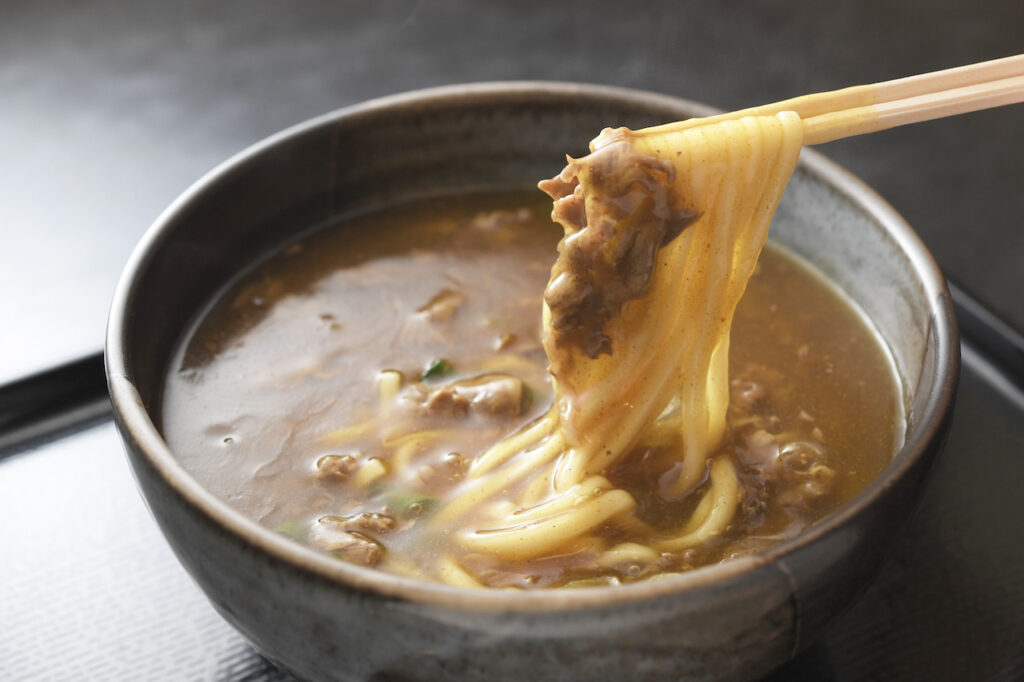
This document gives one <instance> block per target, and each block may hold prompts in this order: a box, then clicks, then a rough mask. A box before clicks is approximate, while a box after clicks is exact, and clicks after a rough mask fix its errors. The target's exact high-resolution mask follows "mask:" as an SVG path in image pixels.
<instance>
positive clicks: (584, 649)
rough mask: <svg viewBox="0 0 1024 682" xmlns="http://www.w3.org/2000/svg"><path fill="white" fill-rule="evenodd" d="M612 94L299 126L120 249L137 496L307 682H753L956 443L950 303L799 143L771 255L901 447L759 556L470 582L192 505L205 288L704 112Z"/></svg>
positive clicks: (804, 628)
mask: <svg viewBox="0 0 1024 682" xmlns="http://www.w3.org/2000/svg"><path fill="white" fill-rule="evenodd" d="M708 113H710V110H709V109H707V108H706V107H703V106H701V105H698V104H695V103H693V102H688V101H685V100H680V99H674V98H671V97H665V96H661V95H656V94H650V93H645V92H638V91H633V90H624V89H616V88H608V87H597V86H585V85H573V84H559V83H504V84H482V85H473V86H459V87H448V88H441V89H434V90H427V91H421V92H414V93H411V94H406V95H399V96H395V97H388V98H384V99H381V100H376V101H373V102H369V103H366V104H362V105H359V106H355V107H351V108H348V109H343V110H340V111H337V112H334V113H331V114H328V115H326V116H322V117H320V118H317V119H314V120H312V121H309V122H308V123H304V124H302V125H299V126H297V127H294V128H291V129H289V130H287V131H285V132H282V133H280V134H278V135H275V136H274V137H272V138H270V139H268V140H266V141H264V142H262V143H260V144H258V145H256V146H255V147H253V148H251V149H249V150H247V151H245V152H243V153H241V154H239V155H238V156H236V157H234V158H233V159H231V160H229V161H227V162H226V163H224V164H223V165H221V166H220V167H219V168H217V169H215V170H214V171H212V172H211V173H209V174H208V175H207V176H206V177H204V178H203V179H201V180H200V181H199V182H198V183H196V184H195V185H194V186H193V187H192V188H191V189H189V190H188V191H187V192H185V194H183V195H182V196H181V197H180V198H179V199H178V200H177V201H175V202H174V203H173V204H172V205H171V206H170V207H169V208H168V209H167V210H166V211H165V212H164V213H163V215H161V216H160V218H159V219H158V220H157V221H156V223H155V224H154V225H153V226H152V227H151V228H150V230H149V231H148V232H147V233H146V235H145V237H144V238H143V240H142V242H141V244H140V245H139V246H138V248H137V249H136V251H135V253H134V254H133V256H132V257H131V260H130V261H129V263H128V265H127V268H126V270H125V272H124V274H123V276H122V279H121V281H120V284H119V286H118V288H117V293H116V296H115V299H114V303H113V309H112V312H111V316H110V323H109V329H108V336H107V346H106V363H107V378H108V382H109V387H110V395H111V398H112V401H113V406H114V413H115V418H116V422H117V426H118V429H119V430H120V434H121V436H122V438H123V440H124V444H125V447H126V450H127V452H128V457H129V460H130V463H131V467H132V469H133V471H134V473H135V477H136V479H137V481H138V485H139V488H140V489H141V491H142V494H143V496H144V497H145V499H146V502H147V503H148V505H149V508H150V510H151V511H152V513H153V515H154V517H155V518H156V520H157V522H158V523H159V525H160V528H161V530H162V531H163V533H164V535H165V536H166V538H167V540H168V542H169V543H170V544H171V546H172V547H173V548H174V551H175V553H176V555H177V556H178V558H179V560H180V561H181V563H182V565H183V566H184V567H185V569H186V570H187V571H188V572H189V573H190V574H191V576H192V577H193V579H194V580H195V582H196V583H197V584H198V585H199V587H200V588H202V590H203V591H204V592H205V593H206V595H207V596H208V598H209V599H210V601H211V602H212V604H213V605H214V607H216V609H217V610H218V611H219V612H220V613H221V614H222V615H223V616H224V618H225V619H227V620H228V621H229V622H230V623H232V624H233V625H234V626H235V627H236V628H237V629H238V630H239V631H240V632H241V633H242V634H243V635H245V637H247V638H248V639H249V640H250V641H251V642H252V643H253V644H254V645H255V646H256V647H257V648H258V649H259V650H260V651H261V652H262V653H263V654H264V655H265V656H267V657H268V658H269V659H271V660H272V661H274V662H276V663H277V664H279V665H280V666H281V667H283V668H285V669H287V670H289V671H291V672H292V673H294V674H295V675H297V676H299V677H301V678H308V679H324V680H326V679H350V680H365V679H373V680H421V679H424V680H426V679H430V680H460V681H466V680H487V681H488V682H494V681H495V680H508V679H529V680H531V681H532V682H540V681H542V680H573V679H578V680H591V679H634V680H635V679H672V680H680V679H716V680H720V679H734V678H735V679H744V678H751V677H756V676H758V675H761V674H763V673H765V672H767V671H770V670H771V669H772V668H773V667H775V666H777V665H779V664H781V663H783V662H784V661H786V660H788V659H789V658H791V657H792V656H794V655H795V654H796V653H797V652H798V651H799V650H800V649H801V648H802V647H804V646H805V645H806V644H807V643H808V642H809V641H810V640H811V638H813V637H814V635H815V634H816V633H818V632H819V631H820V630H821V628H822V626H823V625H824V624H825V623H826V622H827V621H828V620H829V619H830V618H832V617H834V616H835V615H836V614H837V613H839V612H841V611H842V610H843V609H844V608H845V607H847V606H848V605H849V604H850V603H851V601H852V600H853V599H854V598H855V597H856V595H857V594H858V593H860V592H861V591H862V590H863V589H864V588H865V586H866V585H867V584H868V582H869V581H870V579H871V577H872V575H873V574H874V572H875V569H876V567H877V566H878V564H879V562H880V560H881V559H882V557H883V556H884V555H885V553H886V550H887V548H888V547H890V546H891V543H892V542H893V540H894V538H895V537H896V533H897V529H898V528H899V527H900V526H901V524H902V523H903V521H904V520H905V518H906V517H907V516H908V515H909V514H910V513H911V511H912V509H913V508H914V506H915V502H916V500H917V498H918V496H919V493H920V488H921V486H922V483H923V481H924V480H925V474H926V471H927V470H928V468H929V465H930V463H931V462H932V460H933V459H934V457H935V456H936V454H937V453H938V451H939V450H940V448H941V445H942V443H943V440H944V436H945V433H946V430H947V426H948V422H949V417H950V412H951V409H952V404H953V398H954V394H955V388H956V382H957V378H958V375H959V345H958V340H957V332H956V327H955V322H954V317H953V312H952V306H951V302H950V297H949V293H948V291H947V289H946V286H945V283H944V281H943V278H942V276H941V274H940V273H939V270H938V268H937V267H936V265H935V263H934V261H933V260H932V258H931V256H930V255H929V254H928V252H927V251H926V250H925V248H924V246H923V245H922V244H921V242H920V240H919V239H918V237H917V236H916V235H915V234H914V232H913V231H912V230H911V228H910V227H909V226H908V225H907V224H906V223H905V222H904V221H903V219H902V218H900V216H899V215H898V214H897V213H896V212H895V211H894V210H893V209H892V208H890V207H889V206H888V205H887V204H886V203H885V202H884V201H883V200H882V199H880V198H879V197H878V196H877V195H876V194H875V193H873V192H872V191H871V190H870V189H868V188H867V187H866V186H865V185H864V184H863V183H861V182H860V181H859V180H857V179H856V178H855V177H853V176H852V175H850V174H849V173H848V172H846V171H844V170H842V169H841V168H839V167H838V166H836V165H835V164H833V163H831V162H829V161H827V160H826V159H825V158H824V157H822V156H820V155H818V154H816V153H815V152H813V151H805V152H804V153H803V155H802V159H801V162H800V165H799V167H798V169H797V171H796V173H795V174H794V176H793V178H792V180H791V182H790V185H789V187H788V189H787V191H786V194H785V197H784V199H783V201H782V205H781V208H780V209H779V212H778V214H777V216H776V219H775V222H774V224H773V227H772V232H771V235H772V237H771V238H772V239H774V240H776V241H778V242H781V243H783V244H784V245H786V246H788V247H789V248H790V249H792V250H794V251H796V252H797V253H799V254H801V255H802V256H803V257H804V258H806V259H807V260H809V261H810V262H812V263H814V264H815V265H816V266H817V267H818V268H819V269H820V270H821V271H822V272H824V273H825V275H826V276H827V277H829V278H830V279H831V280H832V281H833V282H835V283H836V284H837V285H838V286H839V287H840V288H841V289H843V290H844V291H845V292H846V293H847V294H848V295H849V297H850V298H852V299H853V300H854V301H855V302H856V303H857V304H859V305H860V306H861V308H862V309H863V310H864V312H865V313H866V314H867V315H868V316H869V317H870V318H871V320H872V321H873V322H874V324H875V326H876V328H877V330H878V332H879V333H880V335H881V336H882V337H883V338H884V339H885V341H886V342H887V343H888V345H889V347H890V348H891V350H892V353H893V356H894V357H895V361H896V364H897V366H898V369H899V372H900V374H901V376H902V378H903V382H904V389H905V395H906V404H907V407H908V411H909V427H908V428H909V430H908V433H907V437H906V444H905V446H904V447H903V448H902V449H901V450H900V451H899V452H898V453H897V454H896V455H895V456H894V458H893V461H892V463H891V465H890V466H889V467H888V468H887V469H886V470H885V472H884V473H883V474H882V475H881V476H880V477H879V478H878V480H876V481H875V482H874V483H872V484H871V485H870V486H869V487H868V488H867V489H866V490H865V491H864V492H863V493H861V494H860V495H859V496H858V497H856V498H855V499H854V500H853V501H852V502H850V503H849V504H847V505H846V506H844V507H843V508H841V509H840V510H839V511H838V512H836V513H835V514H833V515H832V516H830V517H829V518H827V519H826V520H824V521H822V522H821V523H819V524H817V525H815V526H814V527H813V528H811V529H810V530H809V531H808V532H806V533H805V534H803V535H801V536H799V537H798V538H796V539H794V540H792V541H789V542H786V543H784V544H781V545H778V546H776V547H775V548H773V549H771V550H770V551H767V552H765V553H762V554H759V555H755V556H748V557H743V558H739V559H733V560H730V561H727V562H725V563H722V564H719V565H715V566H710V567H706V568H701V569H698V570H694V571H692V572H689V573H687V574H684V575H681V576H678V577H672V578H666V579H662V580H657V581H651V582H640V583H636V584H630V585H626V586H622V587H615V588H611V587H597V588H588V589H578V590H551V591H537V592H531V593H522V592H509V591H501V590H493V591H492V590H475V591H474V590H463V589H458V588H453V587H448V586H442V585H436V584H429V583H425V582H417V581H413V580H410V579H406V578H402V577H398V576H394V575H389V574H386V573H382V572H376V571H374V570H372V569H366V568H362V567H359V566H355V565H350V564H347V563H344V562H339V561H336V560H333V559H331V558H329V557H326V556H324V555H321V554H319V553H316V552H314V551H312V550H309V549H306V548H304V547H302V546H300V545H298V544H295V543H293V542H292V541H290V540H288V539H286V538H284V537H282V536H280V535H278V534H276V533H274V532H272V531H270V530H268V529H266V528H263V527H261V526H259V525H258V524H257V523H255V522H253V521H251V520H249V519H248V518H245V517H244V516H242V515H241V514H240V513H238V512H236V511H235V510H233V509H232V508H231V507H229V506H228V505H227V504H225V503H224V502H223V501H222V500H220V499H217V498H216V497H215V496H213V495H212V494H211V493H210V492H208V491H207V490H205V489H204V488H203V486H202V485H200V484H199V483H198V482H197V481H196V480H195V479H194V478H193V477H192V476H191V475H190V474H189V473H188V472H187V471H185V470H184V469H183V468H182V466H181V464H180V463H179V461H178V459H177V458H176V457H175V454H174V452H172V451H171V450H170V449H169V448H168V446H167V444H166V443H165V441H164V440H163V438H162V437H161V434H160V428H159V424H160V419H159V403H160V401H159V398H160V395H161V389H162V384H163V378H164V375H165V372H166V371H167V368H168V362H169V358H170V357H171V355H172V352H173V348H174V345H175V344H176V342H178V340H179V339H180V337H181V334H182V331H183V329H185V328H186V326H187V324H188V323H189V321H190V320H191V319H192V318H193V316H194V315H196V313H197V311H198V310H200V309H201V308H202V307H203V306H204V305H205V304H206V302H207V301H208V300H209V299H210V297H211V296H212V295H214V293H215V292H217V291H218V290H219V289H221V288H222V287H223V286H224V285H225V283H226V282H227V281H228V280H229V279H230V278H231V277H232V276H234V275H235V274H236V273H238V271H239V270H240V269H241V268H244V267H245V266H246V265H248V264H250V263H251V262H252V261H253V260H254V259H256V258H258V257H260V256H261V255H264V254H265V253H267V251H268V250H270V249H272V248H273V247H274V246H275V245H278V244H281V243H282V242H285V241H287V240H288V239H289V238H290V237H292V236H293V235H294V234H295V233H296V232H297V231H302V230H306V229H307V228H309V227H310V226H312V225H318V224H321V223H324V222H328V221H330V220H331V219H332V218H333V217H336V216H339V215H342V214H345V213H348V212H351V211H355V210H360V209H363V208H366V207H372V206H381V205H387V204H389V203H393V202H399V201H402V200H404V199H407V198H411V197H415V196H421V195H428V194H435V193H439V192H452V191H460V190H470V189H486V188H500V187H524V186H529V185H532V184H533V183H535V182H536V181H537V180H538V179H541V178H546V177H550V176H552V175H554V174H555V173H556V172H558V170H559V169H560V168H561V166H562V165H563V162H564V154H566V153H570V154H573V155H580V154H582V153H584V152H585V150H586V145H587V142H588V141H589V140H590V139H591V138H592V137H594V135H596V134H597V133H598V132H599V131H600V130H601V129H602V128H604V127H605V126H608V125H628V126H630V127H642V126H645V125H651V124H655V123H661V122H665V121H669V120H676V119H682V118H688V117H691V116H694V115H706V114H708Z"/></svg>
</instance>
